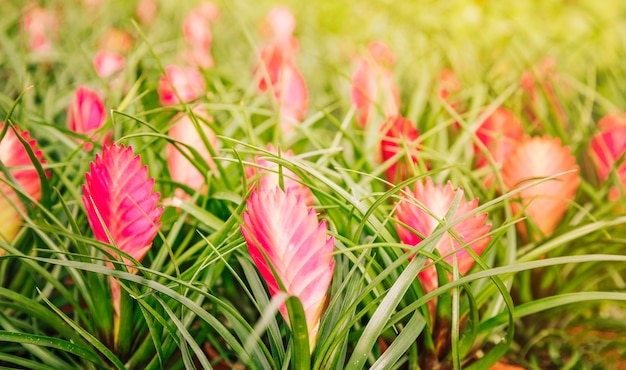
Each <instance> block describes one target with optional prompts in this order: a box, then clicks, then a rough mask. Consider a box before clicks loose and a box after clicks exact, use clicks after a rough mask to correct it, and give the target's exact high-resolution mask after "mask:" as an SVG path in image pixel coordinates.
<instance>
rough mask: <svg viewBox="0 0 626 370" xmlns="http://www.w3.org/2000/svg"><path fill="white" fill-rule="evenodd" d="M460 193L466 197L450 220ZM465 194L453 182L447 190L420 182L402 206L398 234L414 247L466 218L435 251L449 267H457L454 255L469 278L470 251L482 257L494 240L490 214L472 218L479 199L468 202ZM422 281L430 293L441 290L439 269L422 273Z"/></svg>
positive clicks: (420, 277)
mask: <svg viewBox="0 0 626 370" xmlns="http://www.w3.org/2000/svg"><path fill="white" fill-rule="evenodd" d="M459 192H460V193H461V194H462V195H461V199H460V202H459V204H458V207H457V209H456V212H455V213H454V215H452V218H451V219H447V220H446V218H445V217H446V214H447V213H448V211H449V210H450V207H451V206H452V203H453V202H454V199H455V197H456V194H457V193H459ZM463 194H464V192H463V189H462V188H458V189H457V190H456V191H455V190H454V189H453V188H452V184H451V183H450V182H448V183H447V184H446V186H445V187H444V186H442V185H441V184H437V185H433V182H432V180H431V179H430V178H426V180H425V182H424V183H421V182H416V183H415V185H414V189H413V191H411V190H410V189H406V190H405V192H404V193H403V194H402V198H401V200H400V201H399V202H398V205H397V208H396V215H395V218H396V219H397V220H398V221H399V222H398V223H397V224H396V230H397V231H398V236H399V237H400V240H401V241H402V242H403V243H405V244H408V245H411V246H414V245H417V244H418V243H420V242H421V241H422V239H423V238H426V237H428V236H430V235H431V234H432V233H433V231H434V230H435V228H436V227H437V226H439V225H440V224H441V222H444V221H445V222H447V223H451V222H455V221H456V220H458V219H459V218H461V217H466V218H465V219H463V221H460V222H459V223H457V224H456V225H454V226H453V227H452V228H450V229H448V231H446V232H445V233H444V234H443V236H442V237H441V239H439V241H438V242H437V245H436V247H435V248H436V250H437V251H438V252H439V254H440V255H441V256H442V257H443V260H444V261H445V262H447V263H449V264H452V263H453V254H454V255H456V261H457V264H458V270H459V274H460V275H465V274H467V272H468V271H469V270H470V268H471V267H472V266H473V265H474V262H475V261H474V258H473V257H472V255H471V254H470V253H469V252H468V251H467V248H471V249H472V250H473V251H474V253H476V254H477V255H480V254H481V253H482V252H483V251H484V250H485V248H486V247H487V245H488V244H489V241H490V240H491V236H488V234H489V231H490V230H491V225H485V220H486V219H487V214H486V213H480V214H479V213H473V214H471V215H470V216H468V214H470V213H472V212H474V210H475V209H476V208H477V207H478V199H474V200H472V201H469V202H468V201H466V200H465V196H464V195H463ZM404 225H406V226H404ZM431 262H432V261H429V262H428V263H431ZM418 277H419V279H420V281H421V282H422V287H423V289H424V291H425V292H426V293H428V292H430V291H432V290H434V289H436V288H437V287H438V286H439V282H438V278H437V270H436V268H435V266H430V267H427V268H426V269H424V270H422V271H420V273H419V275H418ZM431 306H432V304H431ZM431 308H432V307H431Z"/></svg>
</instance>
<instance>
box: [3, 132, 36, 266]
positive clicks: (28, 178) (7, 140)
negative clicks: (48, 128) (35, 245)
mask: <svg viewBox="0 0 626 370" xmlns="http://www.w3.org/2000/svg"><path fill="white" fill-rule="evenodd" d="M4 125H5V123H4V122H0V132H1V131H2V130H4ZM18 135H19V136H21V137H22V138H23V139H24V140H26V142H27V143H28V145H29V146H30V148H31V150H32V151H33V152H34V153H35V156H36V157H37V159H38V160H39V162H40V163H42V164H43V163H45V161H44V160H43V153H42V152H41V150H38V149H37V141H36V140H35V139H32V138H31V137H30V135H29V133H28V131H21V130H20V129H19V128H17V127H16V128H15V131H13V129H12V128H11V127H9V128H8V129H7V132H6V134H5V135H4V137H3V138H2V141H0V162H2V164H3V165H4V166H5V167H6V168H7V169H8V170H9V172H10V173H11V176H13V178H14V179H15V181H16V182H17V183H18V184H19V186H20V187H21V188H22V189H23V190H24V192H26V194H28V196H29V197H30V198H32V199H33V200H35V201H37V202H38V201H40V200H41V182H40V180H39V175H38V174H37V170H36V169H35V168H22V169H13V168H14V167H32V165H33V162H31V159H30V157H29V156H28V152H27V151H26V149H25V148H24V146H23V145H22V143H21V142H20V141H19V139H18ZM0 179H2V181H0V210H1V211H0V238H2V239H3V240H4V241H8V242H10V241H12V240H13V238H15V235H17V233H18V231H19V230H20V226H21V224H22V216H21V215H20V212H18V209H16V208H15V207H16V206H17V207H18V208H19V210H20V211H22V212H24V211H25V208H24V205H23V204H22V201H21V199H20V198H19V197H18V195H17V193H16V192H15V190H14V189H13V187H12V186H11V185H9V184H7V183H6V182H5V181H7V179H6V177H5V175H4V173H2V172H0ZM4 253H5V252H4V249H2V248H0V255H3V254H4Z"/></svg>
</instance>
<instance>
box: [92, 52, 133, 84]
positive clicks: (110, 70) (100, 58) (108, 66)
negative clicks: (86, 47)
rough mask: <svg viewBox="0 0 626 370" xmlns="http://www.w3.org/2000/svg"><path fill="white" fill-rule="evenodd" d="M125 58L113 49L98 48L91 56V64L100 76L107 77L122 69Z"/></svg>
mask: <svg viewBox="0 0 626 370" xmlns="http://www.w3.org/2000/svg"><path fill="white" fill-rule="evenodd" d="M125 64H126V58H124V57H123V56H122V55H121V54H118V53H116V52H113V51H106V50H100V51H98V52H97V53H96V55H95V56H94V57H93V66H94V68H95V69H96V73H97V74H98V76H100V77H101V78H109V77H111V76H113V75H114V74H116V73H117V72H120V71H122V70H123V69H124V65H125Z"/></svg>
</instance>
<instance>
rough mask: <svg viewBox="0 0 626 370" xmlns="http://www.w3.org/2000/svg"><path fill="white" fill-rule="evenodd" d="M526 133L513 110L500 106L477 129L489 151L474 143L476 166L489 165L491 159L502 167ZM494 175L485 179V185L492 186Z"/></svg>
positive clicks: (480, 138)
mask: <svg viewBox="0 0 626 370" xmlns="http://www.w3.org/2000/svg"><path fill="white" fill-rule="evenodd" d="M523 135H524V127H523V126H522V121H520V120H519V119H518V118H517V117H515V115H514V114H513V112H511V111H510V110H508V109H506V108H503V107H498V108H497V109H496V110H495V111H494V112H493V113H491V114H490V115H489V116H488V117H487V118H485V120H484V121H483V122H482V123H481V124H480V126H479V127H478V128H477V129H476V138H477V139H478V140H479V141H480V142H481V143H482V144H483V145H484V146H485V148H486V149H487V152H488V153H485V152H483V149H482V148H480V147H479V146H478V145H477V144H474V153H475V157H476V164H475V167H476V168H483V167H485V166H488V165H489V163H490V161H493V163H494V164H495V165H496V166H497V167H500V166H501V165H502V163H503V162H504V161H505V160H506V159H507V158H508V156H509V155H510V154H511V152H512V151H513V150H514V149H515V147H516V146H517V144H518V143H519V142H520V140H521V139H522V136H523ZM493 180H494V175H493V174H492V173H491V174H489V175H488V176H487V178H486V179H485V186H486V187H490V186H491V184H492V183H493Z"/></svg>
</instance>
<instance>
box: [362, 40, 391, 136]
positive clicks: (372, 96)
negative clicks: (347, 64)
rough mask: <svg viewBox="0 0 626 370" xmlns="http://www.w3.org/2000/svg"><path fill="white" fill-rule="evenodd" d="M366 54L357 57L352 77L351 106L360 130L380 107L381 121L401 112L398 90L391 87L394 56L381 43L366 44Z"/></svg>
mask: <svg viewBox="0 0 626 370" xmlns="http://www.w3.org/2000/svg"><path fill="white" fill-rule="evenodd" d="M368 52H369V55H367V56H359V57H357V63H356V64H357V67H356V69H355V71H354V73H353V74H352V92H351V94H352V104H354V106H355V107H356V109H357V123H358V124H359V126H361V127H362V128H363V127H365V126H366V125H367V123H368V122H369V120H370V119H371V118H372V115H373V114H374V112H375V111H376V109H378V107H380V108H381V109H382V111H383V114H384V118H385V119H388V118H390V117H394V116H397V115H398V114H399V112H400V108H399V107H400V99H399V96H398V89H397V88H396V87H395V86H394V84H393V73H392V71H391V65H392V64H393V63H394V62H395V56H394V55H393V54H392V53H391V51H390V50H389V48H388V47H387V46H386V45H385V44H383V43H382V42H378V41H374V42H371V43H370V44H369V45H368Z"/></svg>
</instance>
